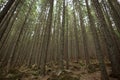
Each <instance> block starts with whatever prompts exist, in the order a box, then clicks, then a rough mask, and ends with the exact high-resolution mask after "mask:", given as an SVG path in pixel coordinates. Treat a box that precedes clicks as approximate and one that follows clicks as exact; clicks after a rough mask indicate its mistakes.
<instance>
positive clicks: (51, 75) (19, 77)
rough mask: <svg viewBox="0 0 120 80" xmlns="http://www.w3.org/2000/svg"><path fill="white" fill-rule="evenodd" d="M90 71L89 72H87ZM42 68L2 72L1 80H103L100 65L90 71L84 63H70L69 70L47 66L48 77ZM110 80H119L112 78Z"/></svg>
mask: <svg viewBox="0 0 120 80" xmlns="http://www.w3.org/2000/svg"><path fill="white" fill-rule="evenodd" d="M106 65H107V71H108V73H110V71H111V67H110V65H109V63H107V64H106ZM87 70H88V71H87ZM40 71H41V70H40V68H38V67H37V66H36V65H32V66H31V68H28V67H25V66H21V67H20V68H17V69H11V70H10V71H9V72H8V73H6V72H5V69H1V70H0V80H101V75H100V70H99V65H98V64H95V63H94V64H91V66H89V67H88V69H86V68H85V65H84V64H82V63H76V62H73V63H70V64H69V69H65V70H64V71H61V70H59V67H58V66H57V65H55V64H52V65H49V64H48V65H47V66H46V76H40ZM110 80H117V79H113V78H110Z"/></svg>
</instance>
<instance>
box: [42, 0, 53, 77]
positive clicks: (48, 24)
mask: <svg viewBox="0 0 120 80" xmlns="http://www.w3.org/2000/svg"><path fill="white" fill-rule="evenodd" d="M49 3H50V9H49V13H48V19H47V24H46V29H45V31H46V33H45V34H44V35H45V37H44V40H43V43H45V45H44V46H43V50H44V51H45V52H44V55H43V59H42V65H41V69H42V71H41V73H42V74H43V75H45V74H46V73H45V71H46V68H45V65H46V61H47V53H48V47H49V41H50V33H51V26H52V18H53V17H52V14H53V5H54V0H49ZM42 52H43V51H42ZM42 54H43V53H42Z"/></svg>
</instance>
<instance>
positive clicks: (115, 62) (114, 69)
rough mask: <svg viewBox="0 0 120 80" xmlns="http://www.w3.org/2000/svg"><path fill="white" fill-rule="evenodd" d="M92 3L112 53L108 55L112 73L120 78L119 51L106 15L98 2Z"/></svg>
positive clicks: (95, 0) (96, 0)
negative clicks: (114, 42) (113, 40)
mask: <svg viewBox="0 0 120 80" xmlns="http://www.w3.org/2000/svg"><path fill="white" fill-rule="evenodd" d="M92 2H93V6H94V7H95V11H96V13H97V18H98V20H99V22H100V24H101V26H100V29H101V31H102V34H103V36H104V37H105V39H106V44H107V47H108V49H109V52H110V53H108V54H109V58H110V61H111V65H112V72H113V74H114V75H116V76H117V77H119V76H120V72H119V71H120V64H119V60H118V56H117V55H116V53H117V52H116V51H117V50H116V48H115V46H114V44H113V42H112V37H111V35H110V31H109V29H108V26H107V24H106V21H105V18H104V15H103V13H102V10H101V7H100V4H99V2H98V0H92ZM115 65H116V66H115Z"/></svg>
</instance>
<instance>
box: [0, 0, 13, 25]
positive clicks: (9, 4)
mask: <svg viewBox="0 0 120 80" xmlns="http://www.w3.org/2000/svg"><path fill="white" fill-rule="evenodd" d="M14 2H15V0H8V2H7V4H6V5H5V7H4V8H3V10H2V11H1V12H0V23H1V21H2V20H3V18H4V17H5V15H6V14H7V12H8V11H9V9H10V8H11V6H12V4H13V3H14Z"/></svg>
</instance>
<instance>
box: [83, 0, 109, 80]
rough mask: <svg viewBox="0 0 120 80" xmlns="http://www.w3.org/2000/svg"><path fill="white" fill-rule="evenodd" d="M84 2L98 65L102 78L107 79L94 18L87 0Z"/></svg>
mask: <svg viewBox="0 0 120 80" xmlns="http://www.w3.org/2000/svg"><path fill="white" fill-rule="evenodd" d="M85 2H86V7H87V12H88V17H89V24H90V29H91V31H92V36H93V39H94V44H95V49H96V55H97V58H98V61H99V65H100V70H101V75H102V77H103V80H109V77H108V74H107V71H106V68H105V63H104V60H103V59H104V58H103V55H102V51H101V46H100V41H99V38H98V34H97V30H96V27H95V24H94V20H93V17H92V14H91V11H90V8H89V5H88V0H85Z"/></svg>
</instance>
